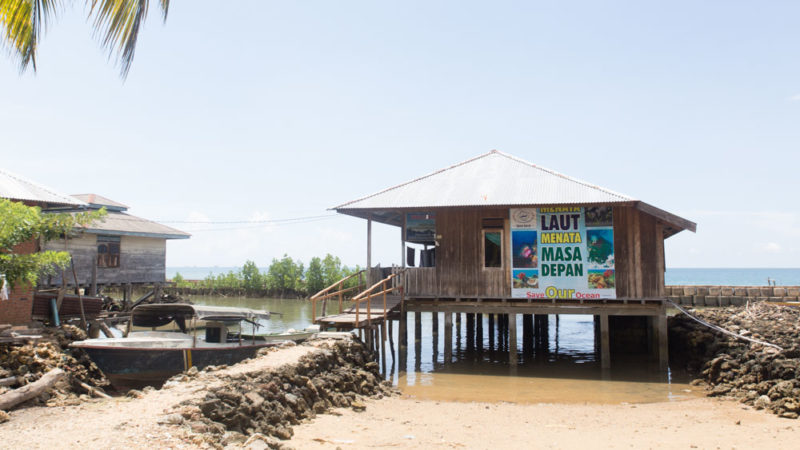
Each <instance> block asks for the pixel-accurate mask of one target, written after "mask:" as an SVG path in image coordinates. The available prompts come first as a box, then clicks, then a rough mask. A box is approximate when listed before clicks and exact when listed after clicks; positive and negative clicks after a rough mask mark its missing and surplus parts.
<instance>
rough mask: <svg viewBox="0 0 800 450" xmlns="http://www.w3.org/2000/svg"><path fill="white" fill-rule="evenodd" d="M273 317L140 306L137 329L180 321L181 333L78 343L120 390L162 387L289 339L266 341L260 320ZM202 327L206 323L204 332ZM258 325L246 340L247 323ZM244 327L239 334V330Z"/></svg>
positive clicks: (138, 333)
mask: <svg viewBox="0 0 800 450" xmlns="http://www.w3.org/2000/svg"><path fill="white" fill-rule="evenodd" d="M269 315H270V313H269V312H266V311H257V310H251V309H246V308H231V307H222V306H203V305H190V304H181V303H172V304H148V305H140V306H137V307H136V308H134V309H133V311H132V312H131V325H132V326H136V327H150V328H152V329H153V330H155V328H156V327H162V326H165V325H169V324H170V323H172V322H174V323H175V324H176V325H177V328H178V329H179V330H180V331H132V332H129V333H128V334H127V336H126V337H122V338H109V339H87V340H84V341H78V342H73V343H72V346H73V347H77V348H81V349H83V350H84V351H86V353H87V354H88V355H89V357H90V358H91V359H92V361H94V363H95V364H96V365H97V367H98V368H100V370H102V371H103V373H104V374H105V375H106V377H107V378H108V380H109V381H110V382H111V385H112V386H113V387H114V388H116V389H118V390H124V389H131V388H141V387H144V386H148V385H149V386H160V385H161V384H163V383H164V381H166V380H167V379H168V378H169V377H171V376H173V375H176V374H178V373H181V372H183V371H185V370H188V369H189V368H190V367H192V366H195V367H197V368H198V369H202V368H204V367H207V366H212V365H214V366H216V365H222V364H235V363H237V362H239V361H242V360H243V359H247V358H251V357H253V356H255V354H256V352H258V350H259V349H261V348H264V347H268V346H273V345H276V344H277V343H279V342H281V341H284V340H285V339H277V338H276V339H265V338H264V337H263V336H258V335H256V334H255V330H256V329H257V328H258V320H259V319H262V320H263V319H269ZM198 322H203V323H204V324H203V326H204V332H202V333H200V329H199V326H198V325H199V324H198ZM243 322H247V323H250V324H251V325H252V326H253V333H252V334H251V335H243V334H242V332H241V329H242V328H241V324H242V323H243ZM237 325H238V328H239V331H238V332H237V331H235V330H234V329H233V328H236V326H237Z"/></svg>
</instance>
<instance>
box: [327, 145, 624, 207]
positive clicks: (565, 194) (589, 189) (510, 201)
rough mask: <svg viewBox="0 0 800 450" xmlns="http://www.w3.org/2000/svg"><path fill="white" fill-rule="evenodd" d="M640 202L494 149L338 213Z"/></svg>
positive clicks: (348, 203) (364, 198)
mask: <svg viewBox="0 0 800 450" xmlns="http://www.w3.org/2000/svg"><path fill="white" fill-rule="evenodd" d="M635 201H637V200H636V199H634V198H633V197H630V196H627V195H624V194H620V193H617V192H614V191H611V190H609V189H605V188H602V187H600V186H596V185H594V184H591V183H587V182H585V181H581V180H578V179H576V178H572V177H568V176H566V175H563V174H561V173H558V172H556V171H554V170H550V169H545V168H543V167H540V166H537V165H535V164H532V163H529V162H527V161H524V160H521V159H519V158H516V157H514V156H511V155H507V154H505V153H502V152H499V151H497V150H492V151H491V152H489V153H486V154H483V155H480V156H478V157H476V158H473V159H469V160H467V161H464V162H462V163H459V164H456V165H454V166H451V167H448V168H446V169H442V170H439V171H437V172H434V173H432V174H429V175H426V176H424V177H421V178H417V179H415V180H412V181H409V182H407V183H403V184H400V185H397V186H394V187H391V188H389V189H386V190H383V191H381V192H378V193H376V194H372V195H369V196H366V197H363V198H360V199H358V200H353V201H351V202H347V203H344V204H342V205H339V206H336V207H335V208H333V209H335V210H355V209H396V208H442V207H452V206H513V205H569V204H596V203H628V202H635Z"/></svg>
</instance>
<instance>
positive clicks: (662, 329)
mask: <svg viewBox="0 0 800 450" xmlns="http://www.w3.org/2000/svg"><path fill="white" fill-rule="evenodd" d="M656 322H657V327H656V328H657V332H658V367H659V368H661V369H662V370H664V369H666V368H667V366H669V353H668V352H669V343H668V336H667V309H666V306H662V307H661V311H660V313H659V314H658V317H657V318H656Z"/></svg>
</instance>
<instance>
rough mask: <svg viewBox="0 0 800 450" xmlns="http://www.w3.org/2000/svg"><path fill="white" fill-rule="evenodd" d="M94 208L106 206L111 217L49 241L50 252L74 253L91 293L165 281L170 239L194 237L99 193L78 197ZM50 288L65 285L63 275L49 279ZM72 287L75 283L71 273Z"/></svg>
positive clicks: (82, 281) (81, 280)
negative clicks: (108, 287)
mask: <svg viewBox="0 0 800 450" xmlns="http://www.w3.org/2000/svg"><path fill="white" fill-rule="evenodd" d="M73 197H74V198H75V199H76V200H79V201H81V202H83V203H85V204H87V205H88V206H87V208H88V209H89V210H98V209H100V208H106V211H107V215H106V216H105V217H104V218H103V219H101V220H99V221H97V222H94V223H92V224H90V225H89V226H88V227H86V228H81V229H77V230H75V233H74V235H73V236H71V237H70V239H68V241H67V242H64V240H63V239H62V240H55V241H50V242H48V243H47V244H46V248H47V249H48V250H67V251H69V252H70V253H71V254H72V258H73V262H74V264H75V271H76V274H77V278H78V284H79V285H80V286H83V287H85V288H88V289H89V290H90V291H95V290H96V287H97V286H104V285H116V286H123V285H128V286H129V285H132V284H148V285H153V284H157V283H164V281H165V277H166V258H167V240H169V239H188V238H189V237H190V236H191V235H190V234H189V233H186V232H183V231H180V230H176V229H175V228H172V227H168V226H166V225H162V224H160V223H156V222H153V221H150V220H147V219H143V218H141V217H137V216H133V215H131V214H129V213H128V212H127V210H128V206H126V205H123V204H122V203H119V202H116V201H113V200H111V199H108V198H105V197H103V196H100V195H97V194H79V195H74V196H73ZM44 284H45V285H49V286H60V285H61V277H60V276H53V277H50V278H49V279H48V280H44ZM66 284H67V285H74V281H73V279H72V274H71V272H70V274H68V276H67V280H66Z"/></svg>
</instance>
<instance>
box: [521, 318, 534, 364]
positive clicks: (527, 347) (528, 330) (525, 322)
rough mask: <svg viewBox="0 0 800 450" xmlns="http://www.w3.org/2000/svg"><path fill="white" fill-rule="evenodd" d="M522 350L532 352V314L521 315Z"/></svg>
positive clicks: (525, 352) (527, 353) (529, 353)
mask: <svg viewBox="0 0 800 450" xmlns="http://www.w3.org/2000/svg"><path fill="white" fill-rule="evenodd" d="M522 352H523V353H524V354H526V355H531V354H533V314H523V315H522Z"/></svg>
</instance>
